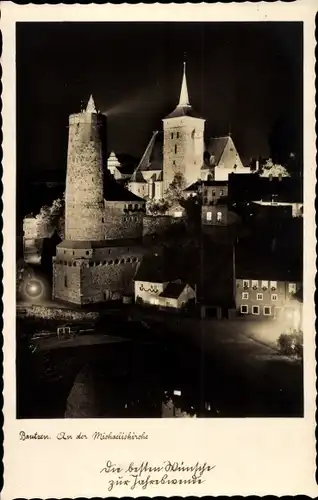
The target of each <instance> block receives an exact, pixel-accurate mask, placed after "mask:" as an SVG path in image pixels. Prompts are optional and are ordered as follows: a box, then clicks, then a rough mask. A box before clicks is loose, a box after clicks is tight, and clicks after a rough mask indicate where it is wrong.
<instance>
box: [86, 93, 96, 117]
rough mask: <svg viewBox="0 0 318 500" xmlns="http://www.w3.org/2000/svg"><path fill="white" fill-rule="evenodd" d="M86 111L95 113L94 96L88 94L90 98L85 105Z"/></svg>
mask: <svg viewBox="0 0 318 500" xmlns="http://www.w3.org/2000/svg"><path fill="white" fill-rule="evenodd" d="M86 113H97V111H96V106H95V101H94V98H93V96H92V95H91V96H90V98H89V100H88V103H87V107H86Z"/></svg>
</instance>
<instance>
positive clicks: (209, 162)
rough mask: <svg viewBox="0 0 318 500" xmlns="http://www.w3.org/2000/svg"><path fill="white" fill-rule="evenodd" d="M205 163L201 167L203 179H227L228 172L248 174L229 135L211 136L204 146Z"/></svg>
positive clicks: (248, 170)
mask: <svg viewBox="0 0 318 500" xmlns="http://www.w3.org/2000/svg"><path fill="white" fill-rule="evenodd" d="M206 153H208V154H207V155H205V163H204V164H203V166H202V168H201V178H202V179H203V180H215V181H227V180H228V178H229V175H230V174H249V173H250V172H251V170H250V168H249V167H244V166H243V163H242V161H241V159H240V156H239V154H238V151H237V149H236V147H235V145H234V142H233V139H232V137H231V136H230V135H227V136H225V137H213V138H211V139H210V140H209V141H208V143H207V146H206Z"/></svg>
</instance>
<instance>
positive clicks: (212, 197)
mask: <svg viewBox="0 0 318 500" xmlns="http://www.w3.org/2000/svg"><path fill="white" fill-rule="evenodd" d="M185 193H189V195H196V194H199V195H200V196H201V198H202V204H203V205H212V204H213V203H215V202H217V201H219V200H221V199H225V198H226V197H227V195H228V183H227V181H211V180H209V181H208V180H207V181H203V180H200V181H197V182H195V183H194V184H191V186H189V187H188V188H187V189H186V190H185Z"/></svg>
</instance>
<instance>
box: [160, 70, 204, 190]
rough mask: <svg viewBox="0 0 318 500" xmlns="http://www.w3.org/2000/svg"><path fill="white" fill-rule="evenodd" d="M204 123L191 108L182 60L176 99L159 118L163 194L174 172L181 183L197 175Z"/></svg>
mask: <svg viewBox="0 0 318 500" xmlns="http://www.w3.org/2000/svg"><path fill="white" fill-rule="evenodd" d="M204 124H205V120H204V119H203V118H201V117H200V116H199V115H198V114H197V113H196V112H195V111H194V110H193V108H192V106H191V104H190V101H189V95H188V87H187V78H186V63H183V77H182V85H181V92H180V99H179V103H178V105H177V107H176V109H175V110H174V111H173V112H172V113H170V114H169V115H168V116H167V117H166V118H164V119H163V135H164V139H163V194H164V195H165V193H166V191H167V189H168V188H169V185H170V184H171V182H172V181H173V179H174V176H175V174H176V173H180V174H182V176H183V178H184V181H185V187H188V186H190V185H191V184H192V183H194V182H196V181H197V180H198V179H199V178H200V171H201V167H202V164H203V155H204Z"/></svg>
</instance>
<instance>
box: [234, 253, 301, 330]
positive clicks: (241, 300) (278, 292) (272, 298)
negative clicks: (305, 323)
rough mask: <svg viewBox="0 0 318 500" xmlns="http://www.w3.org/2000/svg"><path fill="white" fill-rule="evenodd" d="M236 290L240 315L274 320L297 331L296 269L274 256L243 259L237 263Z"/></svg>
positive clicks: (298, 284) (298, 290)
mask: <svg viewBox="0 0 318 500" xmlns="http://www.w3.org/2000/svg"><path fill="white" fill-rule="evenodd" d="M285 260H286V261H287V256H286V259H285ZM235 286H236V292H235V295H236V308H237V311H238V313H239V314H241V315H243V316H253V317H254V318H257V319H265V318H271V319H277V320H280V321H282V323H283V324H284V325H285V326H289V327H293V328H296V329H297V328H299V326H300V323H301V310H302V298H301V294H302V280H301V270H300V269H299V266H296V265H293V266H291V265H289V264H288V263H287V262H284V260H279V259H278V258H277V256H275V254H272V255H270V254H269V255H266V256H260V255H255V257H254V258H248V257H247V256H246V259H245V261H244V262H236V266H235Z"/></svg>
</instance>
